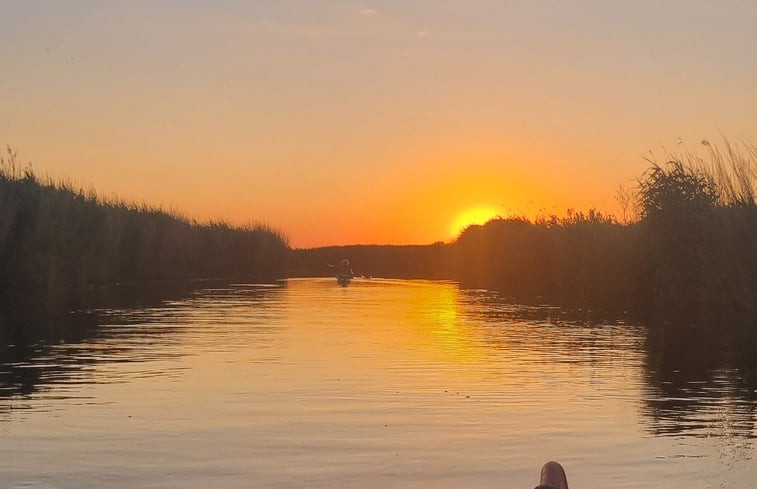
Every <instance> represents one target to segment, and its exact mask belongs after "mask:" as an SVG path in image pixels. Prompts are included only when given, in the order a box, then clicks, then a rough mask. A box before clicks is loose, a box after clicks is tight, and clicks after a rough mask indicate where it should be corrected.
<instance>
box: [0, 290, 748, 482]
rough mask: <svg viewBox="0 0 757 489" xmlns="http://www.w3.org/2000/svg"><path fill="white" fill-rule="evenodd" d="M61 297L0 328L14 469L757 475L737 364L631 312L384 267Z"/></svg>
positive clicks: (282, 474)
mask: <svg viewBox="0 0 757 489" xmlns="http://www.w3.org/2000/svg"><path fill="white" fill-rule="evenodd" d="M67 314H68V315H66V314H58V315H48V316H43V317H42V318H39V317H36V319H29V320H28V321H30V323H29V324H31V322H34V321H37V322H38V323H40V322H41V323H44V324H42V326H40V325H39V324H36V323H35V324H36V326H35V327H34V328H31V327H30V326H28V325H27V324H22V325H19V324H15V326H13V328H15V330H14V331H16V330H18V331H25V330H24V328H26V327H29V328H31V330H32V331H37V330H44V331H45V333H44V334H38V335H35V334H34V333H18V332H17V333H14V334H10V333H7V334H5V335H4V336H3V338H4V340H3V344H2V345H0V486H2V487H4V488H21V487H24V488H29V487H45V488H47V487H50V488H81V487H98V488H110V487H113V488H121V487H140V488H207V487H218V488H250V487H255V488H288V487H303V488H304V487H307V488H326V487H328V488H339V487H360V488H374V487H375V488H387V487H403V488H414V487H418V488H435V489H438V488H462V487H465V488H494V487H501V488H516V487H520V488H530V487H533V486H534V485H536V483H537V475H538V470H539V467H540V466H541V464H542V463H543V462H545V461H547V460H550V459H554V460H558V461H560V462H561V463H562V464H563V465H564V466H565V467H566V469H567V472H568V479H569V481H570V483H571V487H572V488H573V489H581V488H598V487H613V488H625V487H628V488H631V487H634V488H638V487H655V488H680V487H698V488H705V487H712V488H716V487H717V488H721V487H733V488H736V487H748V486H751V483H752V482H753V481H754V480H755V479H757V461H755V460H754V457H755V448H756V447H755V435H757V429H755V417H756V415H755V408H756V407H757V401H755V397H756V396H757V394H755V389H754V384H752V383H750V382H749V381H748V380H749V379H747V377H748V374H747V373H746V372H744V371H743V370H740V368H739V366H738V365H734V364H733V362H730V361H729V360H728V359H727V358H725V357H723V358H721V356H717V358H715V359H712V358H710V357H708V358H702V355H703V353H702V352H703V351H705V352H706V351H709V349H708V348H706V347H705V348H696V347H693V346H691V347H690V346H689V343H688V338H686V337H683V338H682V339H681V340H680V342H678V341H677V340H676V341H674V342H673V343H676V344H679V343H680V345H681V346H680V348H678V349H675V348H674V349H673V350H671V349H670V347H669V346H668V347H665V349H661V347H659V345H660V344H661V343H664V344H667V345H669V344H670V343H671V340H670V338H668V339H667V340H665V341H663V340H657V339H654V338H652V335H651V334H650V333H649V331H648V330H647V328H645V327H644V326H643V325H635V324H626V323H625V322H623V321H618V320H614V321H604V322H603V321H600V322H593V323H587V322H582V321H576V320H573V319H570V315H568V314H565V313H563V312H561V311H560V310H559V309H555V308H550V307H533V306H523V305H517V304H513V303H511V302H508V301H507V300H505V299H503V298H501V297H498V296H497V295H496V294H495V293H491V292H487V291H481V290H473V291H471V290H462V289H460V288H459V287H458V285H457V284H455V283H448V282H429V281H399V280H397V281H392V280H378V279H374V280H355V281H353V282H352V283H351V284H350V285H349V286H348V287H340V286H338V285H337V284H336V282H335V280H333V279H302V280H288V281H283V282H280V283H278V284H275V285H255V284H232V285H229V286H225V287H219V288H214V289H207V288H206V289H202V290H198V291H195V292H193V293H191V294H188V295H185V296H182V297H178V298H175V299H173V300H170V301H162V302H159V303H154V304H149V305H142V306H130V307H112V308H98V309H92V310H84V311H74V312H69V313H67ZM12 317H13V318H15V320H16V322H17V323H19V322H23V321H27V320H26V319H23V317H22V318H21V319H19V317H18V315H14V316H12ZM6 321H7V320H6ZM8 328H10V326H8V327H7V328H6V329H8ZM684 336H685V335H684Z"/></svg>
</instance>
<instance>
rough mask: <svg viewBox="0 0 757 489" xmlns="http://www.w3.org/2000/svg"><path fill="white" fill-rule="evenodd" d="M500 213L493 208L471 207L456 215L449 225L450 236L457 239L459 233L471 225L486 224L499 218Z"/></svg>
mask: <svg viewBox="0 0 757 489" xmlns="http://www.w3.org/2000/svg"><path fill="white" fill-rule="evenodd" d="M500 214H501V213H500V212H499V211H497V210H496V209H495V208H494V207H487V206H479V207H471V208H469V209H466V210H464V211H462V212H460V213H458V214H457V215H456V216H455V218H454V219H453V220H452V223H451V224H450V235H451V236H452V237H453V238H457V237H458V236H459V235H460V233H461V232H463V230H464V229H465V228H467V227H468V226H471V225H473V224H485V223H486V222H488V221H490V220H492V219H494V218H496V217H499V216H500Z"/></svg>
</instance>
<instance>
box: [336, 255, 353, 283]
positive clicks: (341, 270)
mask: <svg viewBox="0 0 757 489" xmlns="http://www.w3.org/2000/svg"><path fill="white" fill-rule="evenodd" d="M336 274H337V275H338V276H340V277H349V278H352V277H353V276H354V275H353V273H352V269H351V268H350V261H349V260H348V259H347V258H345V259H343V260H342V261H341V262H340V263H339V266H338V267H337V269H336Z"/></svg>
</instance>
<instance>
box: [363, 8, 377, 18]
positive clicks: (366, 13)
mask: <svg viewBox="0 0 757 489" xmlns="http://www.w3.org/2000/svg"><path fill="white" fill-rule="evenodd" d="M360 15H362V16H365V17H367V16H371V15H378V12H377V11H376V10H375V9H372V8H364V9H363V10H361V11H360Z"/></svg>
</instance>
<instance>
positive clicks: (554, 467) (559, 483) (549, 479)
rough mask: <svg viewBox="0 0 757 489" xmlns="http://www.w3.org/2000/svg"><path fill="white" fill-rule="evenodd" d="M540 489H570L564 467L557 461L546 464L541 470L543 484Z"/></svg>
mask: <svg viewBox="0 0 757 489" xmlns="http://www.w3.org/2000/svg"><path fill="white" fill-rule="evenodd" d="M538 487H540V488H542V489H550V488H552V489H568V478H567V477H566V476H565V470H564V469H563V468H562V465H560V464H559V463H557V462H555V461H549V462H547V463H545V464H544V465H543V466H542V468H541V483H540V485H539V486H538Z"/></svg>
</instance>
